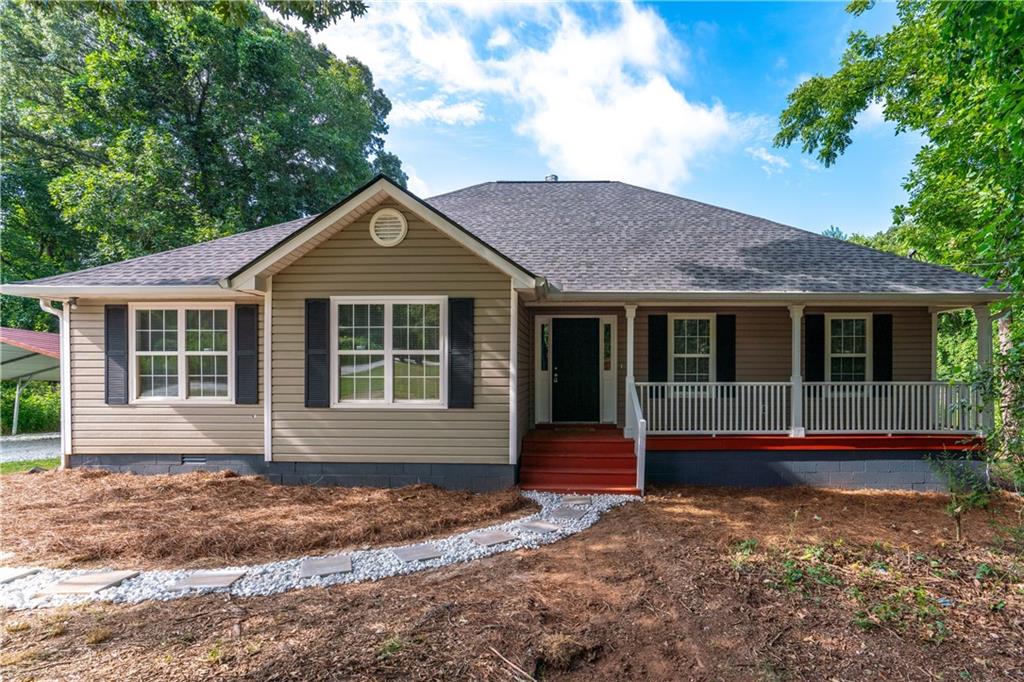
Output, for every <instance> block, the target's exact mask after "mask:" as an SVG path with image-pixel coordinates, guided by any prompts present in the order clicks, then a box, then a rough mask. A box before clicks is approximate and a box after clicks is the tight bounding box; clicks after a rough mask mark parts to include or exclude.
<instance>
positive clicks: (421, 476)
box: [71, 455, 516, 492]
mask: <svg viewBox="0 0 1024 682" xmlns="http://www.w3.org/2000/svg"><path fill="white" fill-rule="evenodd" d="M71 467H72V468H75V467H92V468H97V469H105V470H107V471H118V472H131V473H135V474H179V473H186V472H189V471H223V470H231V471H234V472H235V473H237V474H242V475H257V476H264V477H266V478H267V480H269V481H270V482H272V483H280V484H284V485H340V486H363V487H373V488H398V487H401V486H404V485H413V484H415V483H432V484H434V485H437V486H440V487H442V488H448V489H450V490H473V491H477V492H482V491H487V490H501V489H504V488H510V487H512V486H514V485H515V483H516V474H515V472H516V468H515V467H514V466H512V465H509V464H403V463H386V464H385V463H377V462H323V463H321V462H267V461H264V459H263V457H261V456H255V457H254V456H252V455H207V456H205V457H182V456H181V455H72V456H71Z"/></svg>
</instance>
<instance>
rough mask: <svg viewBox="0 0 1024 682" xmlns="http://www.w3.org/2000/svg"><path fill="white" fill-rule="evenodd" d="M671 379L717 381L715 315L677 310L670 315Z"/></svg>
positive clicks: (669, 371) (669, 368) (669, 372)
mask: <svg viewBox="0 0 1024 682" xmlns="http://www.w3.org/2000/svg"><path fill="white" fill-rule="evenodd" d="M668 351H669V353H668V355H669V360H668V362H669V367H668V375H669V380H670V381H692V382H710V381H714V380H715V316H714V315H703V314H698V313H685V314H684V313H677V314H675V315H670V316H669V318H668Z"/></svg>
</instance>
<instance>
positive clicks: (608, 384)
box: [533, 315, 619, 424]
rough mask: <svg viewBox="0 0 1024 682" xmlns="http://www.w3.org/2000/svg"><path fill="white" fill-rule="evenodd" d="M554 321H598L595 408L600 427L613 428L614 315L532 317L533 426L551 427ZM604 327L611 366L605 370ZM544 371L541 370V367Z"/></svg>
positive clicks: (615, 399)
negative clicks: (608, 331)
mask: <svg viewBox="0 0 1024 682" xmlns="http://www.w3.org/2000/svg"><path fill="white" fill-rule="evenodd" d="M556 318H581V319H593V320H597V321H598V326H597V329H598V332H597V333H598V336H597V347H598V354H597V357H598V366H597V371H598V377H600V381H599V383H598V385H599V387H600V395H599V396H598V405H599V406H600V420H599V422H598V423H601V424H615V423H617V421H618V376H619V373H618V365H619V363H618V351H619V349H618V332H619V330H618V326H619V322H618V316H617V315H536V316H534V318H533V356H534V357H533V385H534V393H533V400H534V405H533V407H534V412H533V413H534V421H535V422H536V423H537V424H550V423H552V414H551V409H552V395H553V390H552V386H551V378H552V371H551V368H552V361H553V357H552V349H553V348H554V344H555V339H554V324H553V321H554V320H555V319H556ZM606 324H610V325H611V335H612V338H611V362H610V363H609V369H607V370H606V369H605V368H604V328H605V325H606ZM545 325H547V328H548V344H547V358H546V362H545V358H544V357H542V356H543V352H542V351H543V350H544V344H543V339H542V338H541V333H542V330H543V328H544V326H545ZM545 365H546V367H547V369H545V368H544V367H545Z"/></svg>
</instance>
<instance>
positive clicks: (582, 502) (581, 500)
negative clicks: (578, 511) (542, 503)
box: [562, 495, 594, 507]
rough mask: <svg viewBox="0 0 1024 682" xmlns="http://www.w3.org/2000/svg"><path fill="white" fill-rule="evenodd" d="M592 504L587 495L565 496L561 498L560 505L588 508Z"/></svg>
mask: <svg viewBox="0 0 1024 682" xmlns="http://www.w3.org/2000/svg"><path fill="white" fill-rule="evenodd" d="M593 502H594V501H593V499H591V497H590V496H589V495H566V496H565V497H563V498H562V504H564V505H569V506H570V507H577V506H585V507H589V506H590V505H591V504H593Z"/></svg>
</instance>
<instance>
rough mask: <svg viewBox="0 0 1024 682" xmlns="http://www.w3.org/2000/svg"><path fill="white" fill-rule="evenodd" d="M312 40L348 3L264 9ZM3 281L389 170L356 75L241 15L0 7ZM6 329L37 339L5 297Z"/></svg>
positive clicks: (369, 97) (269, 216)
mask: <svg viewBox="0 0 1024 682" xmlns="http://www.w3.org/2000/svg"><path fill="white" fill-rule="evenodd" d="M264 4H265V5H266V6H270V7H273V8H274V9H276V10H278V11H279V12H282V13H283V14H285V15H286V16H291V17H294V18H298V19H300V20H302V21H304V22H306V23H308V24H309V25H312V26H314V27H322V26H324V25H327V23H330V22H331V21H333V20H336V19H337V18H338V17H340V16H352V17H356V16H359V15H360V14H362V12H363V11H364V10H365V7H364V6H363V4H362V3H361V2H324V1H319V0H309V1H300V2H271V1H269V0H268V1H267V2H265V3H264ZM0 40H2V42H3V45H4V59H3V60H2V62H0V84H2V87H3V97H2V99H0V125H2V126H3V130H4V149H3V154H4V166H3V169H2V178H0V182H2V184H3V189H4V198H5V201H4V205H3V209H2V210H3V214H2V219H3V224H4V239H3V244H2V248H0V259H2V265H3V273H2V274H3V278H4V281H17V280H22V279H29V278H34V277H40V276H45V275H49V274H54V273H57V272H63V271H68V270H73V269H77V268H81V267H88V266H93V265H101V264H103V263H107V262H112V261H117V260H122V259H125V258H131V257H135V256H140V255H144V254H147V253H152V252H155V251H160V250H165V249H169V248H174V247H178V246H182V245H186V244H191V243H194V242H197V241H201V240H206V239H211V238H214V237H219V236H223V235H228V234H233V233H235V232H239V231H242V230H248V229H253V228H257V227H262V226H264V225H268V224H272V223H276V222H282V221H285V220H291V219H294V218H297V217H300V216H303V215H309V214H312V213H316V212H319V211H321V210H323V209H325V208H327V207H328V206H330V205H331V204H333V203H334V202H336V201H337V200H338V199H339V198H341V197H343V196H345V195H346V194H348V193H349V192H350V191H352V190H353V189H355V188H356V187H358V186H359V185H361V184H362V183H364V182H366V181H367V180H369V179H370V178H371V177H372V176H373V175H374V174H375V173H377V172H385V173H388V174H389V175H390V176H391V177H392V178H393V179H394V180H396V181H397V182H399V183H401V184H404V182H405V181H406V176H405V174H404V173H403V172H402V169H401V162H400V161H399V160H398V159H397V157H395V156H394V154H391V153H390V152H387V151H385V149H384V140H383V136H384V134H385V133H386V132H387V124H386V123H385V119H386V117H387V115H388V113H389V111H390V109H391V103H390V101H389V100H388V98H387V97H386V96H385V95H384V93H383V92H382V91H381V90H379V89H377V88H375V87H374V82H373V77H372V75H371V74H370V71H369V69H367V68H366V66H364V65H363V64H361V63H360V62H358V61H357V60H355V59H352V58H349V59H347V60H341V59H338V58H336V57H334V56H333V55H332V54H331V53H330V52H329V51H328V50H327V49H326V48H324V47H322V46H314V45H313V44H312V43H311V42H310V39H309V37H308V36H307V35H306V34H305V33H304V32H302V31H297V30H291V29H288V28H285V27H284V26H282V25H281V24H279V23H277V22H275V21H273V20H271V19H269V18H268V17H267V16H265V15H264V14H263V13H262V12H261V11H260V9H259V8H258V7H257V5H255V4H254V3H252V2H247V1H245V2H234V1H232V2H225V1H224V0H215V1H213V0H211V1H207V2H194V3H175V2H158V3H127V2H118V3H100V2H92V3H84V4H77V3H34V2H29V1H28V0H16V1H14V2H8V3H4V4H3V5H2V6H0ZM3 303H4V306H3V310H2V314H0V318H2V322H3V324H5V325H10V326H19V327H29V328H50V327H51V326H52V322H51V321H50V320H49V319H48V318H49V316H47V315H45V314H43V313H41V312H40V311H38V309H37V308H35V307H33V306H35V304H34V303H31V304H29V303H25V302H20V303H19V302H14V301H10V300H9V299H5V300H4V302H3Z"/></svg>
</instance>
